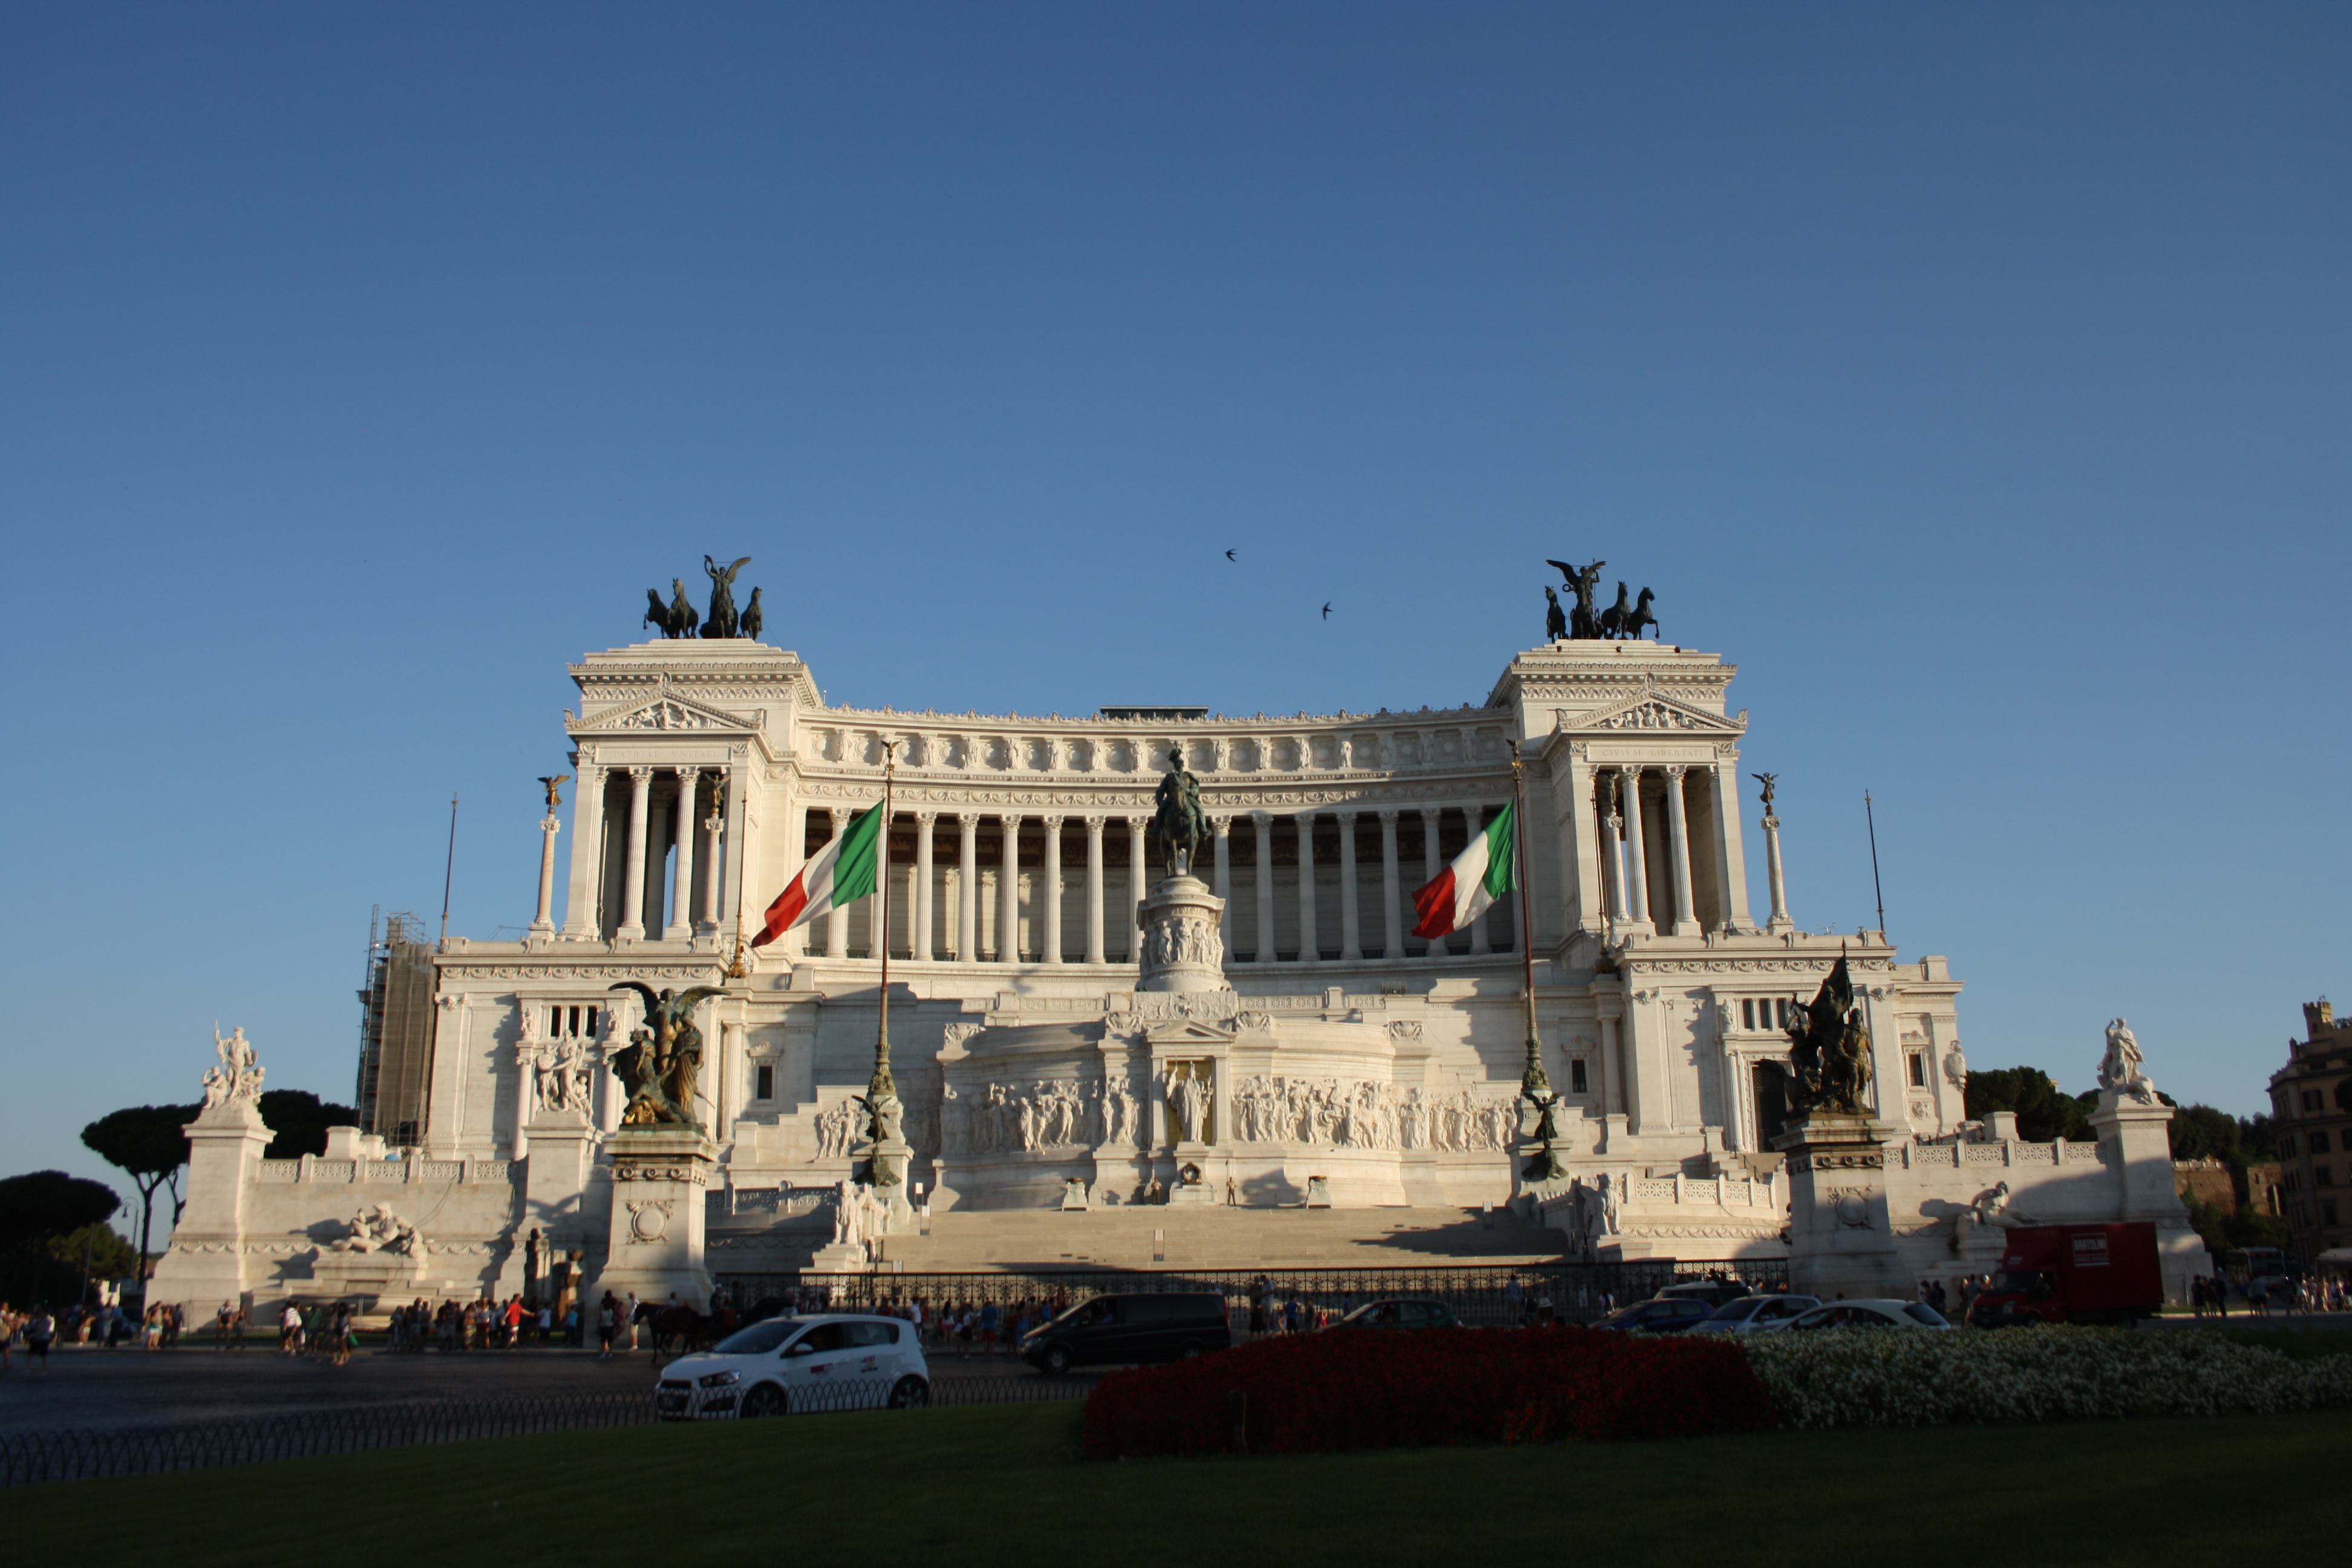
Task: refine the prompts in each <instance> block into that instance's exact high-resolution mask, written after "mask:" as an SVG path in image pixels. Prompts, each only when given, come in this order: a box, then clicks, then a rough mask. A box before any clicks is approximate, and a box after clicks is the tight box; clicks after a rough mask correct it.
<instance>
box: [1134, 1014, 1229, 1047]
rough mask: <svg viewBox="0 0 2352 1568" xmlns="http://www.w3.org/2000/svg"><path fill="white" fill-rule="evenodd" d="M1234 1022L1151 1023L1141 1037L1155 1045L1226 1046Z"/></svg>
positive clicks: (1189, 1020)
mask: <svg viewBox="0 0 2352 1568" xmlns="http://www.w3.org/2000/svg"><path fill="white" fill-rule="evenodd" d="M1237 1027H1238V1026H1237V1025H1236V1024H1232V1023H1228V1024H1225V1025H1223V1026H1218V1025H1215V1024H1204V1023H1201V1022H1199V1021H1197V1020H1194V1019H1186V1020H1185V1021H1183V1022H1182V1023H1171V1024H1153V1025H1150V1026H1148V1027H1147V1028H1146V1029H1145V1030H1144V1031H1143V1037H1144V1038H1145V1039H1146V1040H1148V1041H1149V1042H1150V1043H1151V1044H1152V1045H1155V1046H1227V1045H1231V1044H1233V1039H1234V1031H1235V1029H1236V1028H1237Z"/></svg>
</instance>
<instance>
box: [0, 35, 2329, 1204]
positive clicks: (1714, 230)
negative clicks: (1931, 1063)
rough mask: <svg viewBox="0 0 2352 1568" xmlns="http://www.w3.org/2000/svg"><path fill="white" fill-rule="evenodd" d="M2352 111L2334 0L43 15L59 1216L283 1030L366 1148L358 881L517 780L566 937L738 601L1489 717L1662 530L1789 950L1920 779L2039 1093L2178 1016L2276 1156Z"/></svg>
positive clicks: (1918, 875)
mask: <svg viewBox="0 0 2352 1568" xmlns="http://www.w3.org/2000/svg"><path fill="white" fill-rule="evenodd" d="M2347 80H2352V11H2347V9H2346V8H2345V7H2342V6H2322V5H2307V6H2267V5H2231V6H2213V5H2197V6H2186V7H2170V6H2162V5H2148V4H2132V5H2116V6H2091V5H2066V6H2049V5H2016V6H2000V5H1904V6H1885V5H1867V6H1859V7H1853V8H1837V7H1827V6H1802V5H1770V6H1764V5H1728V6H1709V5H1664V6H1658V5H1651V6H1622V5H1609V6H1578V5H1543V6H1527V7H1517V6H1501V5H1409V6H1382V5H1370V4H1363V3H1360V0H1357V3H1349V4H1345V5H1331V6H1317V5H1263V4H1250V5H1235V6H1230V7H1226V6H1215V5H1197V4H1187V5H1168V6H1153V5H1117V6H1100V5H1068V6H1047V7H1024V6H1016V5H985V6H971V5H929V6H924V5H838V6H832V7H823V8H803V7H793V6H786V5H753V6H742V7H734V6H726V5H694V6H634V7H618V8H615V7H602V6H595V5H582V4H565V5H543V6H527V5H447V6H437V5H324V6H322V5H307V4H306V5H282V6H254V5H202V6H197V5H152V6H141V5H63V4H57V5H41V4H19V5H11V6H8V7H6V8H5V9H0V527H5V541H6V547H7V561H8V564H9V565H10V567H11V568H12V571H11V576H12V578H13V587H14V592H13V595H12V601H13V602H12V604H11V607H10V613H9V614H8V615H7V616H5V619H0V652H5V660H6V668H7V671H8V676H9V681H8V684H9V687H10V689H11V692H12V703H13V707H12V719H13V730H12V734H13V737H14V740H13V743H12V745H11V747H10V748H9V752H10V757H11V762H12V763H13V765H11V766H9V767H8V768H6V769H5V771H0V820H5V822H6V823H7V824H8V825H9V831H8V832H7V833H6V834H5V840H0V842H5V862H0V863H5V868H6V874H5V888H6V897H5V899H0V971H4V972H0V983H5V987H6V994H7V997H8V1003H9V1015H10V1024H9V1027H8V1029H7V1031H6V1034H5V1051H6V1053H7V1058H8V1061H7V1068H8V1079H9V1092H8V1093H7V1094H6V1095H5V1097H0V1168H5V1170H7V1171H16V1170H24V1169H29V1168H34V1167H38V1166H43V1165H49V1164H58V1165H63V1166H66V1167H67V1168H68V1169H72V1170H76V1171H80V1172H85V1173H100V1170H99V1167H98V1164H97V1162H96V1161H95V1160H94V1159H93V1158H91V1157H89V1156H88V1155H86V1154H84V1153H83V1152H82V1151H81V1150H80V1149H79V1143H78V1142H77V1138H76V1134H77V1131H78V1130H79V1127H80V1126H81V1124H82V1123H83V1122H84V1121H87V1120H88V1119H89V1118H90V1117H92V1116H95V1115H97V1114H99V1113H100V1112H102V1111H104V1110H109V1109H110V1108H112V1107H114V1106H117V1105H121V1104H125V1103H133V1102H140V1101H148V1100H175V1099H177V1100H184V1099H189V1098H192V1097H193V1096H194V1090H195V1088H196V1078H197V1075H198V1073H199V1072H200V1071H201V1069H202V1068H205V1066H206V1065H207V1064H208V1062H209V1061H210V1059H211V1045H210V1035H209V1031H210V1028H211V1026H212V1024H213V1022H214V1020H215V1019H218V1020H219V1021H220V1022H221V1024H222V1025H223V1026H224V1027H226V1026H230V1025H236V1024H241V1025H243V1026H245V1027H246V1029H247V1032H248V1033H249V1034H250V1035H251V1036H252V1037H253V1038H254V1039H255V1040H256V1041H257V1043H258V1045H259V1047H260V1050H261V1053H262V1057H263V1059H264V1061H265V1063H266V1064H267V1065H268V1068H269V1078H270V1082H271V1083H272V1084H273V1085H276V1086H283V1087H291V1088H310V1089H318V1090H320V1091H323V1092H326V1093H328V1094H330V1095H331V1096H332V1097H334V1098H346V1097H347V1096H348V1094H349V1091H350V1088H351V1081H352V1058H353V1051H354V1048H355V1044H356V1040H357V1033H358V1011H357V1008H356V1005H355V1004H354V1001H353V996H352V993H353V990H354V988H355V987H356V986H357V985H358V984H359V983H360V981H361V978H362V974H361V964H362V944H363V942H364V939H365V937H366V934H367V924H368V912H369V908H370V906H371V905H373V904H378V903H381V904H383V905H385V906H387V907H394V908H409V909H415V910H425V911H427V912H428V914H430V913H435V912H437V906H438V904H439V901H440V892H441V867H442V848H443V837H442V836H443V832H444V828H445V826H446V816H447V809H448V808H447V803H448V799H449V796H450V795H451V793H452V792H453V791H454V792H457V793H458V794H460V795H463V796H464V800H465V808H464V816H463V821H462V825H461V827H460V832H459V838H458V856H457V895H456V907H455V910H454V912H453V915H452V929H453V930H455V931H460V932H467V933H472V934H475V935H479V936H489V935H492V934H494V933H496V932H497V931H499V928H500V927H508V928H513V927H517V926H520V924H521V923H522V922H523V921H527V920H529V919H530V903H531V899H532V895H533V890H534V882H535V868H536V858H537V853H538V841H539V833H538V831H537V829H536V827H535V826H533V824H534V822H535V820H536V818H537V816H538V815H539V795H538V789H537V786H536V785H535V784H533V783H532V782H531V780H532V776H533V775H534V774H538V773H550V772H555V771H559V770H561V768H562V756H563V751H564V742H563V735H562V729H561V725H560V718H561V710H562V708H563V706H564V705H565V703H566V702H567V701H568V700H571V699H572V689H571V687H570V684H569V682H568V681H567V679H565V677H564V674H563V664H564V662H565V660H566V659H568V658H574V657H577V655H578V654H579V653H580V652H582V651H583V649H587V648H592V647H608V646H612V645H614V644H618V643H623V642H626V641H629V640H632V639H633V638H635V637H636V636H637V635H638V630H637V623H638V612H639V609H640V608H641V606H642V604H643V599H644V593H645V589H646V587H647V586H648V585H651V584H656V583H666V582H667V580H668V578H670V577H671V576H673V575H676V574H681V573H685V574H690V575H695V576H698V571H697V570H696V568H697V565H698V563H699V561H700V558H701V556H702V554H703V552H706V551H708V552H713V553H716V554H719V555H721V556H729V557H731V556H734V555H738V554H749V555H751V556H752V557H753V564H752V566H751V568H750V569H749V570H748V571H747V572H746V574H745V583H746V584H750V583H759V584H762V585H764V586H765V588H766V590H767V593H766V599H767V601H768V603H769V605H770V606H771V608H770V610H769V615H768V626H769V636H770V640H771V641H773V642H776V643H779V644H781V645H782V646H784V647H792V648H794V649H797V650H798V651H799V652H801V653H802V654H803V656H805V657H806V658H808V659H809V660H810V661H811V662H812V663H813V665H814V667H815V668H816V671H817V673H818V677H819V679H820V680H821V681H822V682H823V684H824V686H825V688H826V689H827V691H828V692H829V693H830V695H831V696H832V697H833V699H834V700H848V701H857V702H866V703H886V702H887V703H895V704H898V705H901V706H914V707H924V706H938V707H940V708H950V709H959V710H960V709H964V708H979V709H982V710H1005V709H1018V710H1025V711H1046V710H1061V711H1064V712H1075V711H1086V710H1091V709H1093V708H1094V707H1096V706H1097V705H1099V704H1103V703H1107V702H1108V703H1117V702H1133V701H1152V702H1160V701H1189V702H1200V703H1206V704H1209V705H1210V706H1212V707H1213V708H1219V709H1227V710H1242V711H1255V710H1260V709H1265V710H1295V709H1298V708H1302V707H1304V708H1309V709H1314V710H1331V709H1335V708H1341V707H1347V708H1360V709H1370V708H1377V707H1381V706H1383V705H1386V706H1389V707H1392V708H1393V707H1404V706H1413V705H1417V704H1420V703H1423V702H1429V703H1433V704H1436V703H1454V702H1459V701H1462V700H1470V699H1476V698H1480V697H1483V696H1484V694H1485V693H1486V690H1487V689H1488V687H1489V685H1490V684H1491V682H1492V681H1493V679H1494V678H1495V676H1496V673H1497V672H1498V671H1499V670H1500V668H1502V666H1503V665H1504V663H1505V662H1506V661H1507V658H1509V657H1510V655H1511V653H1512V652H1513V650H1515V649H1517V648H1518V647H1524V646H1527V645H1528V644H1529V643H1531V642H1533V641H1536V640H1538V637H1539V636H1540V632H1541V627H1542V608H1543V605H1542V601H1541V598H1540V595H1539V592H1538V590H1539V589H1540V588H1541V587H1542V585H1543V584H1544V583H1545V581H1546V580H1547V577H1548V570H1547V569H1546V568H1545V567H1544V566H1543V564H1542V562H1543V558H1544V557H1546V556H1552V555H1557V556H1561V557H1563V558H1565V557H1567V556H1570V555H1573V556H1577V557H1579V558H1587V557H1592V556H1603V557H1606V558H1607V559H1608V561H1609V562H1610V563H1611V565H1610V569H1609V572H1608V576H1609V577H1610V578H1611V579H1612V580H1613V579H1614V578H1616V577H1618V576H1620V575H1621V574H1622V576H1624V577H1625V578H1626V579H1627V580H1628V581H1630V582H1632V583H1633V585H1634V586H1636V587H1637V588H1638V587H1639V586H1640V585H1642V584H1645V583H1646V584H1650V585H1651V586H1653V587H1654V588H1655V589H1656V590H1657V593H1658V605H1657V608H1658V615H1659V617H1660V620H1661V622H1662V624H1663V627H1664V633H1665V636H1666V637H1667V639H1668V640H1670V641H1679V642H1682V643H1684V644H1685V645H1689V646H1696V647H1704V648H1707V649H1710V650H1720V651H1721V652H1722V653H1723V654H1724V655H1725V656H1726V657H1727V658H1731V659H1734V660H1736V661H1737V662H1738V664H1739V665H1740V666H1741V667H1742V670H1743V673H1742V675H1741V677H1740V679H1739V681H1738V684H1737V685H1736V687H1735V688H1734V691H1735V698H1736V703H1737V705H1742V706H1746V707H1747V708H1748V709H1749V710H1751V721H1752V728H1751V731H1750V737H1749V744H1748V750H1747V758H1748V763H1749V765H1750V766H1752V767H1755V768H1759V769H1769V770H1772V771H1776V772H1778V773H1780V775H1781V781H1782V782H1781V789H1782V796H1781V798H1782V816H1783V817H1784V819H1785V820H1786V822H1787V823H1788V828H1787V842H1788V852H1789V862H1790V877H1789V881H1790V898H1791V900H1792V902H1793V905H1794V912H1795V914H1796V916H1797V919H1798V921H1799V922H1800V923H1801V924H1804V925H1807V926H1809V927H1811V928H1814V929H1821V928H1824V927H1832V926H1834V927H1843V928H1846V929H1849V930H1850V929H1852V928H1853V927H1854V926H1856V925H1858V924H1861V923H1863V922H1864V921H1868V920H1870V919H1871V918H1872V911H1871V901H1872V895H1871V886H1870V864H1869V858H1868V854H1867V849H1866V847H1865V843H1864V834H1863V818H1862V795H1863V792H1864V789H1865V788H1867V789H1869V790H1871V791H1872V792H1874V795H1875V796H1876V798H1877V801H1878V804H1879V816H1878V828H1879V847H1880V849H1881V852H1882V857H1883V861H1884V869H1885V891H1886V900H1887V911H1886V919H1887V924H1888V926H1889V928H1890V930H1891V931H1892V933H1893V934H1894V936H1895V939H1896V940H1897V941H1898V942H1900V943H1901V944H1902V945H1903V947H1904V948H1905V950H1906V952H1907V953H1909V954H1911V955H1913V956H1916V955H1917V954H1920V953H1923V952H1943V953H1948V954H1949V955H1950V957H1951V960H1952V963H1953V967H1954V969H1955V971H1956V973H1958V974H1959V975H1960V976H1961V977H1963V978H1964V979H1965V980H1966V981H1967V983H1968V987H1969V988H1968V991H1967V993H1966V994H1965V995H1964V997H1963V998H1962V1002H1961V1014H1960V1017H1961V1035H1962V1038H1963V1041H1964V1043H1965V1045H1966V1047H1967V1048H1968V1051H1969V1057H1970V1059H1971V1060H1972V1061H1973V1062H1974V1063H1975V1064H1976V1065H1978V1066H1980V1067H1985V1066H2000V1065H2007V1064H2011V1063H2017V1062H2029V1063H2034V1064H2039V1065H2043V1066H2046V1067H2048V1068H2052V1069H2053V1070H2054V1071H2055V1072H2056V1073H2057V1074H2058V1075H2059V1077H2060V1079H2061V1081H2062V1082H2063V1083H2065V1084H2066V1085H2067V1086H2068V1087H2070V1088H2074V1089H2082V1088H2085V1087H2088V1084H2089V1081H2090V1072H2091V1068H2092V1066H2093V1064H2094V1062H2095V1058H2096V1057H2097V1054H2098V1051H2099V1048H2100V1026H2102V1025H2103V1024H2104V1023H2105V1020H2106V1019H2107V1018H2108V1017H2110V1016H2114V1015H2116V1014H2125V1015H2127V1016H2130V1017H2131V1019H2132V1020H2133V1022H2134V1024H2135V1025H2136V1026H2137V1028H2138V1031H2139V1034H2140V1037H2141V1039H2142V1041H2143V1042H2144V1044H2145V1045H2146V1047H2147V1052H2148V1057H2149V1064H2150V1068H2151V1069H2152V1071H2153V1072H2154V1074H2155V1076H2156V1079H2157V1080H2158V1083H2159V1084H2160V1085H2161V1086H2163V1087H2164V1088H2166V1089H2168V1090H2170V1091H2172V1092H2174V1093H2176V1094H2178V1095H2179V1096H2181V1097H2183V1098H2195V1099H2202V1100H2210V1101H2213V1102H2216V1103H2219V1104H2221V1105H2223V1106H2226V1107H2228V1108H2230V1109H2231V1110H2238V1111H2251V1110H2254V1109H2256V1108H2257V1107H2258V1106H2259V1105H2261V1104H2262V1103H2263V1081H2264V1079H2265V1078H2266V1076H2267V1075H2268V1073H2269V1072H2270V1071H2271V1070H2272V1069H2273V1068H2274V1067H2276V1066H2277V1065H2278V1064H2279V1062H2280V1061H2281V1060H2282V1059H2283V1051H2282V1047H2283V1046H2284V1041H2285V1040H2286V1038H2287V1037H2288V1036H2289V1034H2290V1033H2291V1032H2293V1031H2294V1030H2295V1029H2296V1028H2297V1027H2298V1026H2299V1023H2300V1017H2299V1014H2298V1012H2297V1004H2299V1003H2300V1002H2302V1001H2304V1000H2305V999H2306V998H2309V997H2312V996H2315V995H2317V994H2320V993H2321V992H2323V991H2326V990H2328V989H2329V988H2330V987H2335V988H2336V990H2337V991H2338V992H2339V993H2341V994H2345V995H2346V996H2347V1000H2352V968H2347V963H2348V962H2352V955H2347V941H2346V938H2347V927H2352V913H2347V885H2352V879H2347V875H2346V870H2347V866H2346V850H2347V834H2352V826H2347V815H2346V812H2345V810H2344V805H2345V797H2346V793H2347V792H2346V781H2347V776H2352V774H2347V763H2352V757H2347V730H2352V722H2348V721H2352V715H2347V705H2346V701H2345V698H2346V679H2345V671H2346V657H2345V652H2344V648H2345V642H2346V635H2347V634H2346V617H2345V607H2346V579H2347V571H2346V568H2347V554H2352V548H2347V540H2348V539H2352V531H2347V528H2346V526H2345V524H2346V517H2345V512H2346V501H2347V489H2352V487H2347V477H2352V476H2347V429H2352V421H2347V415H2352V407H2347V366H2352V331H2347V326H2352V319H2348V318H2352V304H2347V300H2352V294H2347V289H2346V286H2345V282H2346V279H2347V278H2352V254H2347V238H2352V223H2347V184H2352V159H2347V155H2346V154H2347V148H2352V92H2347V90H2346V83H2347ZM1228 547H1232V548H1234V549H1236V550H1238V552H1239V553H1240V561H1239V563H1238V564H1237V565H1228V564H1227V563H1225V561H1224V559H1223V554H1222V552H1223V550H1225V549H1226V548H1228ZM1326 600H1329V601H1331V602H1332V604H1333V605H1334V606H1335V607H1334V611H1333V614H1332V616H1331V618H1330V620H1329V621H1328V623H1327V622H1325V621H1324V620H1322V619H1321V618H1320V616H1318V614H1317V611H1318V607H1319V606H1320V605H1322V604H1323V603H1324V601H1326ZM1202 633H1205V634H1206V635H1205V636H1203V635H1200V634H1202ZM1750 804H1751V815H1753V812H1752V804H1753V803H1752V801H1751V803H1750ZM1759 858H1760V852H1759ZM1751 873H1752V875H1753V876H1754V878H1755V879H1756V880H1757V881H1758V882H1759V884H1760V880H1761V867H1760V864H1759V865H1758V866H1755V867H1752V868H1751ZM1759 897H1760V892H1759Z"/></svg>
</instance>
